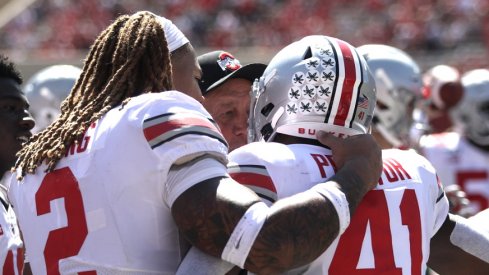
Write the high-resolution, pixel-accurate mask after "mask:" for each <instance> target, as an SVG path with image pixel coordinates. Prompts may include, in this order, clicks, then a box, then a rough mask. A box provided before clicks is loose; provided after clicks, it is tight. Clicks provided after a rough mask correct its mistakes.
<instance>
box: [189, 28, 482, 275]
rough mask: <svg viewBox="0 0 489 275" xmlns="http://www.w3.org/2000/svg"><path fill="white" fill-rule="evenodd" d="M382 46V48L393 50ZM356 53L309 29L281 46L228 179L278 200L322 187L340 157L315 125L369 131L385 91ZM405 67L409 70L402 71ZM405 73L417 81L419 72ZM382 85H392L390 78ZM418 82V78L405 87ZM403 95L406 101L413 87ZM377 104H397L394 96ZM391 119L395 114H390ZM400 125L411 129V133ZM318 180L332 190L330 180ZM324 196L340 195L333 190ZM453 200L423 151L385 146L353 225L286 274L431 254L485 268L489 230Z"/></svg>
mask: <svg viewBox="0 0 489 275" xmlns="http://www.w3.org/2000/svg"><path fill="white" fill-rule="evenodd" d="M375 48H376V47H375ZM381 48H383V47H381ZM364 50H365V48H364ZM385 50H386V48H384V51H383V52H379V53H384V54H387V55H389V53H388V52H386V51H385ZM360 52H361V53H362V54H365V51H360V49H359V50H356V49H355V48H354V47H352V46H351V45H349V44H348V43H347V42H344V41H341V40H339V39H335V38H332V37H326V36H308V37H305V38H303V39H301V40H300V41H297V42H294V43H292V44H290V45H288V46H287V47H285V48H284V49H282V50H281V51H280V52H279V53H277V54H276V55H275V56H274V57H273V59H272V60H271V61H270V63H269V65H268V66H267V69H266V70H265V72H264V75H263V76H262V77H261V78H260V80H259V81H256V82H255V85H254V88H253V91H254V96H253V98H252V107H251V110H250V114H251V118H250V128H251V129H250V133H251V135H250V140H251V141H257V142H252V143H250V144H247V145H245V146H243V147H241V148H238V149H236V150H235V151H233V152H231V153H230V155H229V159H230V163H229V165H228V171H229V173H230V175H231V177H233V178H234V179H236V180H237V181H238V182H240V183H242V184H244V185H246V186H247V187H249V188H251V189H252V190H254V191H255V192H256V193H257V194H258V195H259V196H260V197H261V198H262V200H263V201H265V202H266V203H267V204H273V203H275V202H276V201H277V200H280V199H281V198H284V197H288V196H291V195H294V194H296V193H298V192H302V191H304V190H307V189H309V188H312V189H315V190H318V188H319V187H318V185H317V183H318V182H324V180H325V179H327V178H328V177H330V176H332V175H334V174H335V171H336V165H337V162H336V161H335V157H334V156H332V155H331V151H330V149H328V148H325V147H324V146H322V145H320V144H319V143H318V142H317V140H316V135H315V133H316V132H318V131H327V132H330V133H334V134H335V135H337V136H340V137H347V136H355V135H359V134H365V133H368V132H369V129H370V124H371V121H372V117H373V115H374V112H373V110H374V106H375V104H376V96H377V97H380V96H381V95H384V94H383V93H380V92H379V94H378V95H376V90H375V80H376V79H377V78H376V77H375V69H374V70H373V71H372V73H371V72H370V69H369V67H368V65H367V63H369V61H368V60H367V61H365V59H364V57H363V55H362V54H361V53H360ZM366 58H367V59H368V58H371V56H367V57H366ZM400 58H402V56H400ZM408 60H409V59H407V60H404V61H408ZM394 64H395V62H392V63H390V65H392V68H391V70H389V71H388V72H386V71H384V72H383V73H384V74H387V73H395V72H401V71H402V69H403V68H397V69H398V70H397V71H396V68H394ZM407 67H409V66H407ZM409 72H413V71H412V70H411V71H410V70H407V71H404V73H409ZM406 76H407V77H408V78H410V79H412V77H413V76H416V74H407V75H406ZM382 77H386V78H385V79H383V80H384V81H393V79H392V78H389V77H388V76H387V75H382ZM384 84H385V85H388V86H389V88H390V89H393V87H395V84H394V83H393V82H391V84H389V83H384ZM405 84H408V82H406V83H405ZM419 84H420V83H419V82H417V81H416V80H415V79H414V82H413V83H411V86H409V85H407V86H405V88H411V87H420V85H419ZM381 85H382V84H381ZM381 87H382V86H381ZM386 92H392V93H396V91H386ZM399 92H405V91H399ZM400 98H401V99H405V100H406V102H410V101H411V100H412V99H413V98H414V95H411V96H405V97H403V96H402V95H400ZM380 102H387V103H386V105H387V104H394V100H391V101H387V100H385V99H384V100H381V101H380ZM389 106H392V105H389ZM386 121H389V122H391V121H394V120H393V119H391V118H389V117H387V118H386ZM405 125H406V126H407V127H406V128H408V126H409V124H408V123H406V124H405ZM401 133H404V134H406V135H404V136H403V137H407V132H401ZM395 138H397V139H398V140H399V141H403V139H400V138H398V137H395ZM400 144H401V143H400ZM391 147H392V146H391ZM313 186H314V187H313ZM321 188H323V189H322V190H328V189H329V188H331V190H335V189H334V188H335V187H334V185H331V184H330V183H325V184H323V185H322V187H321ZM323 195H324V196H325V197H328V198H330V199H331V200H332V201H335V198H336V195H335V194H334V192H323ZM448 207H449V206H448V200H447V197H446V196H445V193H444V191H443V187H442V185H441V184H440V182H439V181H438V179H437V176H436V172H435V169H434V168H433V166H432V165H431V164H430V163H429V162H428V161H427V160H426V159H425V158H424V157H423V156H421V155H419V154H417V153H416V152H415V151H414V150H400V149H386V150H383V173H382V175H381V177H380V178H379V179H378V184H377V186H376V187H375V188H374V189H373V190H371V191H369V192H368V193H367V195H366V196H365V197H364V198H363V200H362V202H361V203H360V206H359V207H358V209H357V211H356V213H355V215H354V216H351V221H350V224H349V226H348V227H340V228H341V230H340V231H339V232H338V234H337V236H336V238H335V240H334V242H332V243H331V245H330V246H329V247H328V248H327V249H326V250H325V251H324V253H323V254H322V255H321V256H320V257H318V258H317V259H316V260H314V261H313V262H312V263H311V264H309V265H306V266H303V267H299V268H296V269H294V270H291V271H289V273H290V274H364V273H368V274H424V273H425V272H426V269H427V263H428V260H430V265H432V266H433V267H434V268H435V269H436V270H441V272H445V271H446V270H447V269H448V270H450V269H451V270H450V271H453V272H455V273H453V274H486V273H487V272H488V271H489V264H488V263H487V261H489V253H488V252H487V251H488V250H487V249H489V234H487V232H485V231H483V230H477V229H475V228H477V227H476V226H474V225H472V224H470V222H467V221H466V220H465V219H463V218H461V217H458V216H452V215H449V214H448ZM338 209H339V207H338ZM340 224H341V222H340ZM469 240H470V241H469ZM469 242H470V245H469V244H468V243H469ZM430 246H431V247H430ZM460 248H461V249H460ZM304 249H307V248H304ZM430 250H432V251H433V255H432V257H430ZM194 251H195V249H193V250H192V252H191V254H189V256H194V255H195V256H196V259H199V260H197V261H195V262H198V263H199V264H200V268H201V270H203V267H202V266H203V265H204V264H203V263H210V262H212V259H207V260H203V258H204V257H201V255H202V254H200V256H199V253H198V252H195V253H194ZM190 262H191V260H190V259H187V258H186V259H185V261H184V263H185V265H187V263H188V265H190ZM447 262H448V263H447ZM210 265H211V266H212V264H210ZM457 272H458V273H457ZM182 274H183V273H182ZM201 274H203V273H201ZM442 274H445V273H442ZM446 274H448V273H446Z"/></svg>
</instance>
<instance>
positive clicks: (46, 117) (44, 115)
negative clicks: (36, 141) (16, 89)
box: [24, 65, 81, 133]
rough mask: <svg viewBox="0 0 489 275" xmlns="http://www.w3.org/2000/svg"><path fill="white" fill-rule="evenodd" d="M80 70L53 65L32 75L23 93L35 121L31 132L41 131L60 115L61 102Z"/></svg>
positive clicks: (68, 66)
mask: <svg viewBox="0 0 489 275" xmlns="http://www.w3.org/2000/svg"><path fill="white" fill-rule="evenodd" d="M80 73H81V69H80V68H78V67H75V66H72V65H53V66H49V67H46V68H44V69H42V70H40V71H39V72H37V73H36V74H34V75H33V76H32V77H31V78H30V79H29V80H28V81H27V82H26V84H25V86H24V91H25V93H26V96H27V100H28V101H29V103H30V109H29V110H30V112H31V114H32V116H33V117H34V119H35V120H36V126H35V127H34V129H33V132H34V133H36V132H39V131H42V130H43V129H44V128H46V127H47V126H48V125H50V124H51V123H52V122H53V121H54V120H55V119H56V118H57V117H58V116H59V114H60V106H61V102H62V101H63V100H64V99H65V98H66V97H67V96H68V94H69V93H70V91H71V88H73V86H74V84H75V82H76V80H77V79H78V77H79V76H80Z"/></svg>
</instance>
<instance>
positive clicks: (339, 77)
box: [248, 35, 376, 142]
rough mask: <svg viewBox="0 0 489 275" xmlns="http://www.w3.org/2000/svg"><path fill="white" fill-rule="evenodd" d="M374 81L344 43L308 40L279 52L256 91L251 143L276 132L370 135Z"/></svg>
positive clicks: (324, 38) (318, 37) (312, 135)
mask: <svg viewBox="0 0 489 275" xmlns="http://www.w3.org/2000/svg"><path fill="white" fill-rule="evenodd" d="M375 100H376V95H375V82H374V79H373V77H372V75H371V73H370V71H369V69H368V67H367V63H366V62H365V60H364V59H363V57H362V56H361V55H359V54H358V53H357V51H356V49H355V48H354V47H353V46H351V45H350V44H348V43H347V42H345V41H342V40H339V39H336V38H333V37H328V36H322V35H313V36H307V37H304V38H303V39H301V40H299V41H296V42H294V43H292V44H290V45H288V46H286V47H285V48H283V49H282V50H281V51H280V52H278V53H277V54H276V55H275V56H274V57H273V58H272V60H271V61H270V63H269V64H268V66H267V69H266V70H265V72H264V73H263V76H262V77H260V79H257V80H255V83H254V84H253V90H252V98H251V109H250V120H249V135H248V137H249V141H250V142H251V141H258V140H265V141H268V140H270V139H272V138H273V137H274V136H275V134H277V133H282V134H287V135H291V136H297V137H303V138H309V139H315V138H316V131H318V130H323V131H327V132H331V133H334V134H336V135H337V136H340V137H343V136H350V135H356V134H364V133H368V132H369V128H370V123H371V121H372V116H373V111H374V107H375Z"/></svg>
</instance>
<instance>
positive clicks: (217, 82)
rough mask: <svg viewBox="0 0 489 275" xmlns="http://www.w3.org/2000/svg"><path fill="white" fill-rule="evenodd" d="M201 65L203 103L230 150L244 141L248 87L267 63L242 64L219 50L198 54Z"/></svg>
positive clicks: (249, 88) (248, 97)
mask: <svg viewBox="0 0 489 275" xmlns="http://www.w3.org/2000/svg"><path fill="white" fill-rule="evenodd" d="M197 59H198V61H199V65H200V67H201V68H202V79H201V81H200V83H199V85H200V90H201V91H202V94H203V95H204V97H205V101H204V107H205V108H206V109H207V111H208V112H209V113H210V114H211V115H212V117H213V118H214V119H215V120H216V122H217V124H218V125H219V127H220V128H221V132H222V134H223V135H224V138H225V139H226V141H227V142H228V144H229V151H232V150H234V149H236V148H238V147H240V146H243V145H245V144H246V143H247V130H248V112H249V108H250V91H251V86H252V84H253V81H254V80H255V78H258V77H260V76H261V75H262V74H263V72H264V71H265V68H266V65H265V64H260V63H252V64H248V65H245V66H242V65H241V63H240V62H239V60H238V59H236V58H235V57H234V56H233V55H232V54H230V53H228V52H225V51H222V50H219V51H213V52H209V53H206V54H203V55H201V56H199V57H198V58H197Z"/></svg>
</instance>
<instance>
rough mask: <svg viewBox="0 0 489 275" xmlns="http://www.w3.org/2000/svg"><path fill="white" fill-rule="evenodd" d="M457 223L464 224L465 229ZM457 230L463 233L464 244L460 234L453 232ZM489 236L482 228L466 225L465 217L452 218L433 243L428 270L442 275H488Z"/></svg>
mask: <svg viewBox="0 0 489 275" xmlns="http://www.w3.org/2000/svg"><path fill="white" fill-rule="evenodd" d="M456 223H460V224H462V227H460V224H459V225H456ZM463 224H465V225H463ZM465 226H467V227H465ZM456 228H458V229H457V230H461V231H459V232H458V234H459V237H460V236H461V235H462V236H463V238H464V239H463V240H460V239H458V237H457V232H454V230H456ZM460 228H462V229H460ZM454 234H455V235H454ZM488 236H489V234H487V231H485V230H484V228H483V227H480V228H479V227H478V225H477V224H475V223H472V222H469V223H467V219H465V218H463V217H459V216H456V215H452V214H449V215H448V216H447V219H446V220H445V222H444V223H443V225H442V227H441V228H440V230H438V232H437V233H436V234H435V236H434V237H433V238H432V239H431V248H430V250H431V252H430V258H429V261H428V266H429V267H430V268H432V269H433V270H434V271H436V272H437V273H440V274H448V275H449V274H473V275H475V274H489V263H488V262H487V260H488V256H489V237H488ZM454 237H455V238H454ZM461 242H463V243H461ZM474 244H475V245H474ZM467 248H469V249H467Z"/></svg>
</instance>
